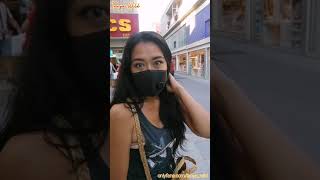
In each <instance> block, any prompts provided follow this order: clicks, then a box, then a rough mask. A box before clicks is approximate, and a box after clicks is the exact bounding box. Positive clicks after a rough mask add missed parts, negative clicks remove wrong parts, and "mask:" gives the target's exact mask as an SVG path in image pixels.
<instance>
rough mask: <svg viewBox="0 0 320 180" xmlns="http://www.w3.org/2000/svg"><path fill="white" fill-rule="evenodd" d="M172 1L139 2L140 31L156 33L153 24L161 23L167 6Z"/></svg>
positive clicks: (139, 0)
mask: <svg viewBox="0 0 320 180" xmlns="http://www.w3.org/2000/svg"><path fill="white" fill-rule="evenodd" d="M170 1H171V0H138V3H139V4H140V8H139V9H138V12H139V30H140V31H155V29H154V27H153V26H152V23H154V22H159V23H160V19H161V16H162V14H163V13H164V11H165V9H166V7H167V5H168V4H169V3H170Z"/></svg>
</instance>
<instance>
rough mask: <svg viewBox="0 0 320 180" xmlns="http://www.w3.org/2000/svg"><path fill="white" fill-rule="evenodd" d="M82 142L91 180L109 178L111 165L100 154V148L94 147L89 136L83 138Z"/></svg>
mask: <svg viewBox="0 0 320 180" xmlns="http://www.w3.org/2000/svg"><path fill="white" fill-rule="evenodd" d="M80 144H81V148H82V150H83V154H84V156H85V157H86V159H87V160H88V168H89V173H90V177H91V180H102V179H105V180H107V179H109V167H108V166H107V164H106V163H105V162H104V160H103V159H102V157H101V156H100V153H99V150H98V149H97V148H93V147H94V145H93V143H92V141H91V140H90V139H89V138H81V140H80Z"/></svg>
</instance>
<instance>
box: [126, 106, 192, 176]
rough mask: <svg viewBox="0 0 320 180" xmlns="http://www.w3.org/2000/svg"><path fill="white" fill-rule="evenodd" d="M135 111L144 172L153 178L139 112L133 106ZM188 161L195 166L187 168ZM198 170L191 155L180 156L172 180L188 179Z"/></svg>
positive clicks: (135, 125) (136, 129)
mask: <svg viewBox="0 0 320 180" xmlns="http://www.w3.org/2000/svg"><path fill="white" fill-rule="evenodd" d="M131 109H132V111H133V113H134V122H135V123H134V128H135V131H136V135H137V140H138V146H139V154H140V158H141V161H142V164H143V169H144V173H145V175H146V179H147V180H152V177H151V173H150V169H149V166H148V163H147V157H146V153H145V150H144V145H145V141H144V137H143V134H142V131H141V127H140V121H139V117H138V114H137V110H136V108H135V107H134V106H132V107H131ZM187 161H189V162H191V163H192V164H193V166H192V167H191V168H187V164H186V163H187ZM196 170H197V163H196V161H195V160H194V159H193V158H191V157H189V156H182V157H178V158H177V161H176V168H175V170H174V172H173V174H172V180H188V179H189V177H188V176H189V175H190V174H192V173H194V172H195V171H196Z"/></svg>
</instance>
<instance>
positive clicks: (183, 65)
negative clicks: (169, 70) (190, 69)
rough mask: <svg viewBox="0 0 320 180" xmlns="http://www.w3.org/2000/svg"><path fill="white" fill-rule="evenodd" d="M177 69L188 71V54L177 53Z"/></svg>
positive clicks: (183, 71)
mask: <svg viewBox="0 0 320 180" xmlns="http://www.w3.org/2000/svg"><path fill="white" fill-rule="evenodd" d="M176 70H177V71H179V72H182V73H187V54H186V53H184V54H179V55H177V63H176Z"/></svg>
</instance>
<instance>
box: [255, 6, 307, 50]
mask: <svg viewBox="0 0 320 180" xmlns="http://www.w3.org/2000/svg"><path fill="white" fill-rule="evenodd" d="M255 2H256V8H255V10H256V12H255V39H256V40H257V41H259V42H261V43H262V44H264V45H267V46H273V47H284V48H302V47H303V43H304V42H303V31H304V23H303V5H304V4H303V1H302V0H257V1H255Z"/></svg>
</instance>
